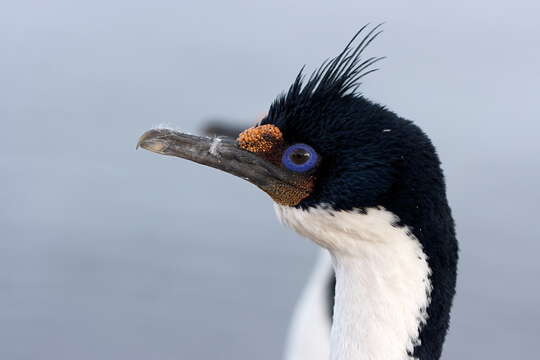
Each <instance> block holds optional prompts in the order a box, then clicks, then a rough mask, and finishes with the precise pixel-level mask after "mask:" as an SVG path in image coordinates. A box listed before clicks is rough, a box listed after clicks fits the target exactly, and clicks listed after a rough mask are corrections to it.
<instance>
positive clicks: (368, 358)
mask: <svg viewBox="0 0 540 360" xmlns="http://www.w3.org/2000/svg"><path fill="white" fill-rule="evenodd" d="M275 209H276V213H277V215H278V218H279V219H280V221H281V222H282V223H284V224H286V225H288V226H290V227H291V228H293V229H294V230H295V231H296V232H298V233H299V234H300V235H302V236H305V237H307V238H309V239H311V240H313V241H314V242H316V243H317V244H319V245H320V246H322V247H324V248H326V249H328V250H329V251H330V253H331V255H332V259H333V265H334V270H335V272H336V298H335V306H334V319H333V325H332V331H331V345H330V352H331V360H404V359H412V355H409V354H412V351H413V348H414V346H415V345H417V344H418V343H419V332H420V328H421V326H422V325H423V324H424V323H425V322H426V321H427V313H426V309H427V307H428V305H429V302H430V293H431V283H430V280H429V276H430V268H429V265H428V262H427V257H426V255H425V253H424V252H423V250H422V245H421V244H420V242H419V241H418V239H416V238H415V237H414V235H412V234H411V232H410V231H409V230H408V229H407V228H406V227H399V226H395V224H396V223H397V220H398V219H397V217H396V216H395V215H394V214H392V213H391V212H389V211H387V210H385V209H383V208H370V209H368V210H367V213H362V212H360V211H335V210H332V209H331V208H330V207H318V208H314V209H310V210H300V209H296V208H292V207H287V206H281V205H277V204H276V205H275Z"/></svg>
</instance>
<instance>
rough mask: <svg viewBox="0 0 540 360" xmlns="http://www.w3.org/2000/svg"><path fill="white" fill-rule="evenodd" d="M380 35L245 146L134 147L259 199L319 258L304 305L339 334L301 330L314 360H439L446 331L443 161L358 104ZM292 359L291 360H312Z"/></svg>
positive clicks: (449, 264)
mask: <svg viewBox="0 0 540 360" xmlns="http://www.w3.org/2000/svg"><path fill="white" fill-rule="evenodd" d="M380 33H381V29H380V25H378V26H375V27H373V28H370V27H369V26H368V25H365V26H363V27H361V28H360V30H359V31H358V32H357V33H356V34H355V35H354V37H353V38H352V39H351V40H350V41H349V42H348V43H347V45H346V46H345V48H344V49H343V50H342V51H341V52H339V53H338V55H337V56H335V57H332V58H330V59H328V60H326V61H324V62H323V63H322V65H320V67H318V68H317V69H316V70H315V71H314V72H312V73H311V75H309V76H305V75H304V68H302V69H301V70H300V72H299V74H298V75H297V76H296V78H295V79H294V81H293V83H292V85H290V87H289V88H288V90H286V91H285V92H284V93H282V94H280V95H278V97H277V98H276V99H275V100H274V101H273V103H272V104H271V106H270V108H269V110H268V112H267V115H266V116H264V118H263V119H261V120H260V121H259V122H257V123H256V124H255V125H254V126H252V127H249V128H247V129H245V130H243V131H242V132H241V133H240V134H239V135H238V137H237V138H236V139H232V138H228V137H220V136H217V137H208V136H197V135H191V134H187V133H183V132H180V131H178V130H175V129H170V128H154V129H150V130H148V131H146V132H145V133H144V134H143V135H142V136H141V137H140V138H139V140H138V143H137V147H141V148H144V149H146V150H149V151H151V152H154V153H158V154H161V155H167V156H175V157H180V158H183V159H187V160H190V161H193V162H196V163H199V164H202V165H206V166H210V167H213V168H216V169H219V170H222V171H225V172H228V173H230V174H232V175H235V176H238V177H240V178H243V179H245V180H247V181H248V182H250V183H252V184H254V185H256V186H257V187H259V188H260V189H261V190H263V191H264V192H265V193H266V194H268V195H269V196H270V198H271V199H272V201H273V206H274V209H275V212H276V215H277V217H278V219H279V221H280V222H282V223H283V224H285V225H286V226H288V227H290V228H291V229H292V230H294V231H295V232H297V233H298V234H299V235H301V236H303V237H305V238H307V239H309V240H311V241H313V242H314V243H315V244H317V245H318V246H320V247H321V249H322V251H323V253H324V254H325V255H324V256H321V258H320V261H319V266H318V270H319V271H318V272H316V273H315V274H314V276H313V277H312V279H311V281H310V285H308V289H307V291H306V292H305V293H304V296H303V297H304V299H303V300H302V301H303V302H305V303H306V304H305V306H304V309H308V308H309V307H310V306H311V307H312V308H313V309H314V310H313V309H312V310H311V311H312V312H311V314H313V315H314V317H322V318H324V317H326V318H329V317H330V316H331V321H327V323H328V325H327V326H328V327H329V330H328V333H327V334H326V330H325V329H322V328H316V324H315V323H314V324H313V326H312V327H311V328H310V326H309V325H306V324H304V328H303V330H305V331H306V332H313V333H314V334H312V335H311V336H314V337H321V338H324V339H322V340H321V341H322V342H326V343H325V344H323V347H324V346H327V347H328V350H324V349H323V350H321V353H322V354H315V355H314V357H311V358H310V359H312V360H313V359H319V358H320V359H323V358H326V359H328V358H329V359H331V360H364V359H365V360H368V359H369V360H403V359H408V360H409V359H418V360H436V359H439V358H440V357H441V354H442V350H443V344H444V341H445V338H446V335H447V332H448V328H449V324H450V312H451V308H452V303H453V298H454V295H455V291H456V277H457V265H458V257H459V256H458V255H459V246H458V241H457V238H456V231H455V223H454V220H453V217H452V211H451V209H450V206H449V202H448V198H447V195H446V184H445V178H444V173H443V170H442V166H441V162H440V160H439V157H438V154H437V151H436V149H435V147H434V145H433V143H432V142H431V140H430V139H429V137H428V136H427V135H426V133H425V132H424V131H423V130H421V129H420V127H419V126H418V125H416V124H415V123H414V122H412V121H411V120H408V119H405V118H402V117H400V116H399V115H397V114H396V113H394V112H393V111H391V110H389V109H388V108H387V107H385V106H382V105H379V104H377V103H375V102H373V101H371V100H369V99H368V98H367V97H366V95H365V94H364V93H363V92H361V91H360V85H361V80H362V79H363V78H364V77H365V76H366V75H367V74H369V73H372V72H374V71H375V70H377V69H376V68H373V66H374V64H375V63H377V62H378V61H379V60H381V58H379V57H368V58H365V56H364V53H365V50H366V48H367V47H368V45H370V43H371V42H372V41H373V40H374V39H375V38H377V36H378V35H379V34H380ZM329 268H331V269H332V271H333V274H335V280H334V279H333V277H334V275H333V274H332V271H329ZM334 282H335V285H334ZM321 284H322V286H321ZM325 284H326V285H328V284H330V285H331V287H332V289H331V290H330V291H326V290H328V286H326V285H325ZM310 286H311V288H310ZM325 289H326V290H325ZM332 290H333V291H332ZM322 296H327V297H328V298H332V299H331V300H329V301H320V299H321V298H322ZM302 301H301V302H302ZM310 302H311V303H310ZM329 302H331V303H332V304H333V307H332V311H331V312H327V313H324V312H322V310H323V307H324V306H325V305H324V304H327V303H329ZM307 313H309V311H308V310H306V311H305V312H304V314H302V313H301V311H300V312H299V313H297V315H296V317H297V318H298V319H296V320H298V321H300V322H301V321H302V319H301V318H303V321H304V322H306V321H309V318H308V319H305V318H306V317H309V316H308V315H306V314H307ZM297 325H298V324H297ZM293 327H294V326H293ZM297 327H300V328H301V327H302V326H300V325H298V326H297ZM317 329H318V330H317ZM317 331H318V332H317ZM299 343H301V341H300V342H299ZM306 344H307V343H306ZM306 346H307V345H305V347H306ZM296 350H298V351H296V352H295V351H291V353H290V360H293V357H294V356H296V358H295V359H294V360H304V359H308V358H309V357H305V358H301V356H302V354H301V351H300V350H301V349H296ZM304 350H305V351H306V353H308V352H309V350H310V349H304ZM311 350H312V349H311ZM324 351H327V353H324ZM293 353H294V354H293Z"/></svg>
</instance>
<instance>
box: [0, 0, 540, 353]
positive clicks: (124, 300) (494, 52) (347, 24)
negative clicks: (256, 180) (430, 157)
mask: <svg viewBox="0 0 540 360" xmlns="http://www.w3.org/2000/svg"><path fill="white" fill-rule="evenodd" d="M433 4H434V3H433V2H432V3H430V2H425V1H424V2H420V1H415V2H386V1H376V2H374V1H371V2H361V1H347V2H339V3H330V2H328V1H324V2H323V1H307V0H304V1H294V2H289V1H264V2H254V1H214V2H211V1H199V2H197V3H195V2H189V3H188V2H182V1H152V2H150V1H137V0H130V1H115V2H110V1H103V0H95V1H92V2H90V1H87V2H82V1H78V2H74V1H51V0H45V1H37V0H35V1H21V0H20V1H10V2H7V1H4V2H2V3H1V4H0V121H1V132H2V136H1V141H0V168H1V170H0V187H1V189H2V191H1V192H0V359H2V360H4V359H6V360H12V359H13V360H15V359H17V360H23V359H55V360H61V359H79V360H85V359H132V360H137V359H260V360H265V359H279V358H280V355H281V351H282V344H283V342H284V338H285V331H286V328H287V324H288V320H289V317H290V314H291V311H292V309H293V304H294V302H295V299H296V298H297V296H298V294H299V292H300V289H301V287H302V285H303V284H304V282H305V279H306V277H307V275H308V274H309V271H310V269H311V266H312V264H313V261H314V258H315V255H316V253H317V249H316V247H315V246H314V245H312V244H311V243H309V242H308V241H306V240H303V239H301V238H299V237H298V236H296V235H295V234H293V233H292V232H291V231H288V230H286V229H284V228H282V227H281V226H280V225H279V224H278V223H277V221H276V220H275V218H274V214H273V210H272V206H271V201H270V200H269V199H268V198H267V196H266V195H265V194H263V193H262V192H261V191H259V190H258V189H256V188H255V187H254V186H252V185H249V184H247V183H244V182H243V181H241V180H239V179H236V178H233V177H232V176H229V175H227V174H223V173H218V172H216V171H213V170H211V169H207V168H202V167H198V166H196V165H194V164H191V163H187V162H184V161H181V160H178V159H173V158H165V157H159V156H156V155H155V154H151V153H149V152H145V151H135V143H136V140H137V138H138V136H139V135H140V134H141V133H142V132H143V131H144V130H146V129H148V128H150V127H152V126H153V125H156V124H160V123H166V124H171V125H175V126H178V127H180V128H183V129H186V130H188V131H197V129H198V128H199V127H200V124H201V123H202V122H201V121H202V119H204V118H207V117H211V116H215V115H224V116H227V117H229V118H231V119H237V120H242V121H245V123H246V124H248V123H249V122H253V121H254V119H255V118H256V117H257V115H259V114H260V113H262V112H264V111H265V110H266V108H267V107H268V105H269V104H270V102H271V101H272V99H273V98H274V97H275V96H276V95H277V94H278V93H279V92H281V91H282V90H284V89H286V88H287V86H288V85H289V84H290V82H291V81H292V80H293V78H294V76H295V75H296V73H297V71H298V69H299V68H300V66H301V65H303V64H307V65H308V68H309V69H313V68H314V67H315V66H316V65H318V64H319V63H320V62H321V61H322V60H323V59H325V58H327V57H330V56H333V55H335V54H336V53H337V52H338V51H339V50H340V49H341V48H342V46H343V45H344V44H345V43H346V42H347V40H348V39H349V38H350V37H351V36H352V34H353V33H354V32H355V30H356V29H358V28H359V27H360V26H361V25H362V24H364V23H367V22H371V23H378V22H382V21H386V25H385V33H384V35H383V36H382V37H381V38H380V40H378V41H377V42H376V44H374V45H373V46H372V47H371V48H370V49H369V51H368V53H369V54H370V55H386V56H387V57H388V59H387V60H385V61H384V62H383V63H382V64H381V66H382V70H381V71H380V72H378V73H376V74H373V75H371V76H369V77H368V78H367V79H366V80H365V81H364V82H365V84H364V86H363V90H364V92H365V94H366V95H367V96H368V97H370V98H371V99H373V100H375V101H377V102H381V103H383V104H386V105H388V106H389V107H390V108H391V109H392V110H395V111H396V112H398V113H399V114H400V115H402V116H403V117H406V118H410V119H413V120H415V121H416V122H417V123H418V124H419V125H420V126H421V127H422V128H424V130H425V131H426V132H427V133H428V134H429V135H430V136H431V137H432V139H433V141H434V142H435V143H436V144H437V146H438V149H439V152H440V156H441V158H442V161H443V164H444V168H445V171H446V174H447V179H448V192H449V197H450V200H451V204H452V206H453V210H454V214H455V217H456V221H457V224H458V233H459V239H460V241H461V250H462V251H461V264H460V271H459V287H458V296H457V298H456V303H455V307H454V311H453V321H452V328H451V331H450V335H449V338H448V341H447V343H446V348H445V356H444V358H445V359H457V358H461V359H473V358H478V359H515V358H535V354H536V355H537V351H536V350H537V348H538V341H539V340H540V339H539V327H540V325H539V323H540V310H539V306H538V305H539V302H540V291H539V286H538V277H539V275H540V271H539V270H540V265H539V262H538V261H537V257H538V253H539V250H540V244H539V243H538V241H539V234H540V230H539V227H538V225H537V224H538V220H537V219H538V210H539V205H538V204H539V201H540V196H539V190H538V183H539V180H540V179H539V175H540V170H539V162H538V155H539V153H540V145H539V141H538V132H539V130H540V122H539V115H540V111H539V110H538V81H539V79H540V70H539V69H540V66H539V63H540V46H539V44H540V41H539V40H540V39H539V38H540V23H539V21H538V16H539V10H540V8H539V5H537V4H538V2H534V1H527V2H525V1H513V2H509V1H505V2H493V1H476V2H471V1H451V2H446V4H445V5H440V4H439V5H433Z"/></svg>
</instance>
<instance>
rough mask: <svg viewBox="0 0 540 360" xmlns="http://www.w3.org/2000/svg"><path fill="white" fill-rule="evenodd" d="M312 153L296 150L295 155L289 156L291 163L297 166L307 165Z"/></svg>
mask: <svg viewBox="0 0 540 360" xmlns="http://www.w3.org/2000/svg"><path fill="white" fill-rule="evenodd" d="M309 157H310V153H309V152H307V151H306V150H304V149H296V150H294V151H293V153H292V154H291V155H290V156H289V158H290V159H291V161H292V162H293V163H295V164H296V165H302V164H305V163H306V161H308V160H309Z"/></svg>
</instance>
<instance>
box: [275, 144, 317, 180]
mask: <svg viewBox="0 0 540 360" xmlns="http://www.w3.org/2000/svg"><path fill="white" fill-rule="evenodd" d="M318 162H319V155H318V154H317V152H316V151H315V149H313V148H312V147H311V146H309V145H307V144H302V143H298V144H294V145H291V146H289V147H288V148H287V149H285V151H284V152H283V156H282V157H281V163H282V164H283V166H285V167H286V168H287V169H289V170H291V171H294V172H300V173H303V172H306V171H309V170H311V169H313V168H314V167H315V166H316V165H317V163H318Z"/></svg>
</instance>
